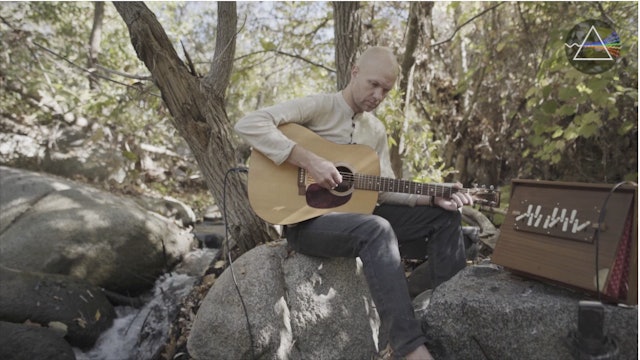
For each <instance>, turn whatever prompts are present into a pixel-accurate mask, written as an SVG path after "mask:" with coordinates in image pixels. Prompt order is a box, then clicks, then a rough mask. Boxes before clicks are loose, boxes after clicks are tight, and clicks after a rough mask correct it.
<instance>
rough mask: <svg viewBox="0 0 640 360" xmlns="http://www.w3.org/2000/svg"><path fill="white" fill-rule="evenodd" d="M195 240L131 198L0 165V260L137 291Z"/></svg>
mask: <svg viewBox="0 0 640 360" xmlns="http://www.w3.org/2000/svg"><path fill="white" fill-rule="evenodd" d="M194 245H195V242H194V237H193V235H192V234H189V233H188V232H187V231H185V230H182V229H180V228H179V227H178V226H177V225H175V224H174V223H173V222H172V221H170V220H168V219H166V218H164V217H162V216H160V215H158V214H155V213H152V212H150V211H147V210H145V209H144V208H142V207H141V206H139V205H137V204H136V203H135V202H134V201H132V200H129V199H126V198H123V197H120V196H116V195H112V194H109V193H107V192H103V191H99V190H97V189H94V188H92V187H89V186H86V185H82V184H79V183H76V182H73V181H69V180H65V179H61V178H57V177H54V176H45V175H42V174H38V173H34V172H29V171H22V170H17V169H12V168H8V167H3V166H0V263H1V264H3V265H5V266H8V267H11V268H15V269H19V270H25V271H35V272H43V273H52V274H62V275H71V276H75V277H77V278H81V279H85V280H87V281H89V282H90V283H92V284H94V285H97V286H100V287H104V288H106V289H108V290H111V291H114V292H118V293H124V294H131V295H135V294H139V293H141V292H143V291H146V290H148V289H150V288H151V287H152V286H153V284H154V280H155V279H156V278H157V277H158V276H159V275H160V274H162V273H164V272H165V271H166V270H167V269H169V268H171V267H172V266H173V265H175V264H176V263H177V262H178V261H179V260H180V259H181V258H182V256H183V255H184V254H186V253H187V252H189V251H190V250H191V249H192V248H193V247H194Z"/></svg>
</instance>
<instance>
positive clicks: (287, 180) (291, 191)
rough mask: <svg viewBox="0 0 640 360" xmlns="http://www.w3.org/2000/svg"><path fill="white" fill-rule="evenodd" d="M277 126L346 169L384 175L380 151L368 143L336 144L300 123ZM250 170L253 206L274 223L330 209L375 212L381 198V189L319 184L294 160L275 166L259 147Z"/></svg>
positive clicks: (295, 221)
mask: <svg viewBox="0 0 640 360" xmlns="http://www.w3.org/2000/svg"><path fill="white" fill-rule="evenodd" d="M278 129H279V130H280V131H282V133H283V134H284V135H285V136H287V137H288V138H289V139H291V140H293V141H295V142H296V143H298V144H303V146H304V147H305V148H306V149H308V150H310V151H312V152H314V153H315V154H317V155H319V156H321V157H323V158H325V159H327V160H329V161H331V162H333V163H334V164H335V165H336V167H338V169H339V170H340V171H341V172H343V171H347V172H351V173H353V174H355V173H360V174H368V175H374V176H377V175H379V174H380V161H379V159H378V155H377V154H376V152H375V151H374V150H373V149H372V148H371V147H369V146H366V145H341V144H336V143H333V142H331V141H328V140H325V139H324V138H322V137H321V136H319V135H317V134H315V133H314V132H312V131H311V130H308V129H307V128H305V127H303V126H300V125H297V124H286V125H282V126H280V127H279V128H278ZM249 169H250V170H249V184H248V185H249V190H248V192H249V202H250V204H251V207H252V208H253V210H254V211H255V212H256V214H257V215H258V216H259V217H261V218H262V219H264V220H265V221H267V222H269V223H272V224H278V225H289V224H294V223H298V222H301V221H304V220H308V219H311V218H314V217H318V216H320V215H324V214H327V213H330V212H351V213H363V214H370V213H371V212H373V209H374V207H375V206H376V202H377V201H378V192H377V191H365V190H357V189H353V188H348V189H343V190H340V189H338V190H334V191H330V190H326V189H322V188H319V186H317V185H316V184H314V183H313V179H308V178H307V176H306V174H302V173H301V170H300V169H299V168H298V167H296V166H293V165H291V164H289V163H283V164H282V165H276V164H274V163H273V161H271V160H270V159H269V158H267V157H266V156H264V155H262V153H260V152H258V151H255V150H254V151H252V153H251V158H250V160H249ZM302 175H304V176H303V178H301V176H302ZM343 177H344V176H343Z"/></svg>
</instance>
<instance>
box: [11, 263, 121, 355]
mask: <svg viewBox="0 0 640 360" xmlns="http://www.w3.org/2000/svg"><path fill="white" fill-rule="evenodd" d="M115 317H116V312H115V310H114V308H113V306H112V305H111V304H110V303H109V301H108V300H107V298H106V296H105V295H104V294H103V293H102V290H101V289H100V288H98V287H96V286H94V285H91V284H89V283H87V282H86V281H83V280H80V279H75V278H72V277H69V276H64V275H51V274H39V273H28V272H24V271H17V270H12V269H9V268H6V267H4V266H1V265H0V320H2V321H8V322H13V323H24V322H28V323H32V324H38V325H40V326H43V327H53V328H55V329H58V330H60V331H61V332H62V333H63V334H64V338H65V339H67V341H69V343H70V344H71V345H73V346H76V347H80V348H90V347H91V346H93V345H94V344H95V342H96V340H97V339H98V337H99V336H100V334H101V333H102V332H103V331H105V330H106V329H108V328H109V327H110V326H111V324H112V323H113V320H114V319H115Z"/></svg>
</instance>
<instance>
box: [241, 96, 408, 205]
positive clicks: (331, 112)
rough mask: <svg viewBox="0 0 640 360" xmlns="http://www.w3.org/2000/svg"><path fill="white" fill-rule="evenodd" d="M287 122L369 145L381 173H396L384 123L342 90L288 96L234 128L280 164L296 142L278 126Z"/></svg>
mask: <svg viewBox="0 0 640 360" xmlns="http://www.w3.org/2000/svg"><path fill="white" fill-rule="evenodd" d="M287 123H296V124H300V125H303V126H305V127H306V128H308V129H309V130H311V131H313V132H315V133H317V134H318V135H320V136H322V137H323V138H325V139H327V140H329V141H331V142H334V143H336V144H362V145H368V146H370V147H371V148H373V149H374V150H375V151H376V153H377V154H378V157H379V159H380V173H381V174H380V175H381V176H383V177H390V178H394V177H395V176H394V173H393V170H392V169H391V160H390V158H389V146H388V144H387V135H386V130H385V127H384V124H383V123H382V122H381V121H380V120H379V119H378V118H376V117H375V116H373V115H372V114H371V113H367V112H364V113H359V114H354V111H353V110H352V109H351V107H350V106H349V105H348V104H347V102H346V101H345V99H344V97H343V96H342V93H341V92H337V93H333V94H318V95H311V96H307V97H303V98H299V99H294V100H289V101H286V102H283V103H280V104H277V105H273V106H270V107H267V108H264V109H261V110H258V111H255V112H252V113H249V114H247V115H245V116H244V117H243V118H242V119H240V120H239V121H238V122H237V123H236V125H235V130H236V132H237V133H238V134H239V135H240V136H242V137H243V138H244V139H245V140H246V141H247V142H248V143H249V145H251V146H252V147H253V148H254V149H256V150H258V151H260V152H261V153H262V154H264V155H265V156H266V157H267V158H269V159H271V160H272V161H273V162H274V163H276V164H278V165H280V164H282V163H283V162H284V161H286V160H287V158H288V157H289V155H290V154H291V151H292V150H293V147H294V146H295V142H294V141H292V140H291V139H289V138H287V137H286V136H284V135H283V134H282V133H281V132H280V131H279V130H278V129H277V127H278V126H279V125H282V124H287ZM301 145H302V146H304V144H301ZM417 199H418V196H417V195H410V194H400V193H387V192H383V193H380V196H379V197H378V202H379V203H387V204H404V205H409V206H414V205H415V204H416V201H417Z"/></svg>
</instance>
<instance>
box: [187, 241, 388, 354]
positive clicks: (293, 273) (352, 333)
mask: <svg viewBox="0 0 640 360" xmlns="http://www.w3.org/2000/svg"><path fill="white" fill-rule="evenodd" d="M232 270H233V272H232ZM234 277H235V280H236V281H237V286H238V290H236V284H234ZM238 292H239V293H238ZM240 296H241V297H240ZM245 307H246V310H247V314H245V313H244V308H245ZM247 321H248V322H249V324H250V330H251V332H249V331H248V326H247ZM378 329H379V319H378V317H377V312H376V311H375V307H374V306H373V303H372V301H371V298H370V295H369V290H368V287H367V284H366V281H365V278H364V275H363V274H362V273H361V267H360V265H358V262H357V261H356V260H354V259H320V258H313V257H308V256H304V255H301V254H295V253H294V254H288V253H287V249H286V243H285V242H278V243H274V244H268V245H262V246H258V247H256V248H254V249H253V250H251V251H249V252H247V253H245V254H244V255H243V256H241V257H240V258H239V259H237V261H235V262H234V263H233V267H232V268H228V269H227V270H226V271H225V272H224V273H223V274H222V275H221V276H220V278H219V279H218V280H217V281H216V282H215V284H214V285H213V286H212V288H211V289H210V290H209V293H208V294H207V296H206V297H205V298H204V300H203V301H202V304H201V306H200V308H199V310H198V314H197V317H196V319H195V321H194V323H193V326H192V329H191V333H190V336H189V339H188V344H187V347H188V351H189V355H190V356H192V357H193V358H194V359H202V360H204V359H232V360H235V359H247V358H258V357H259V358H261V359H290V360H295V359H369V358H371V356H372V354H374V353H375V352H376V347H377V341H378ZM252 347H253V348H252Z"/></svg>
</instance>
